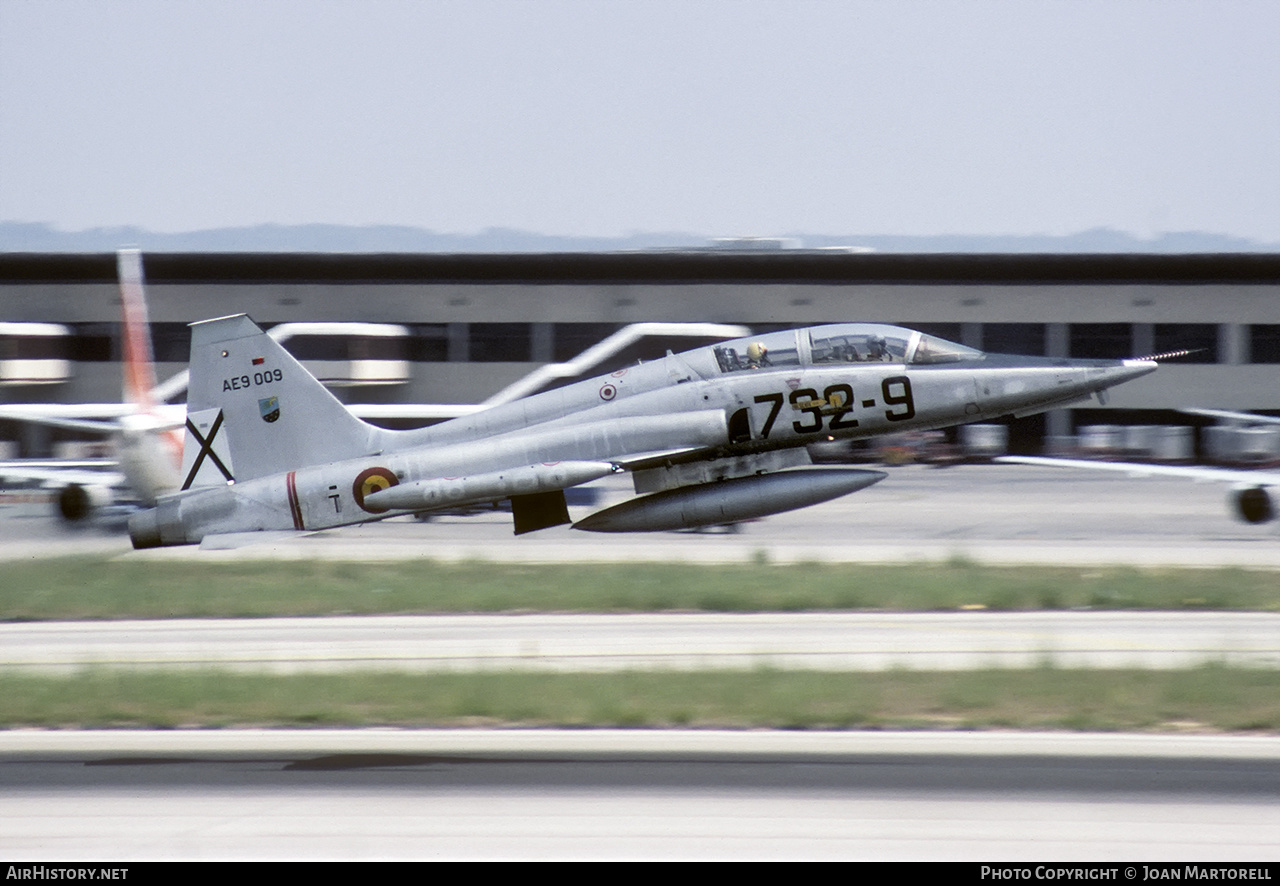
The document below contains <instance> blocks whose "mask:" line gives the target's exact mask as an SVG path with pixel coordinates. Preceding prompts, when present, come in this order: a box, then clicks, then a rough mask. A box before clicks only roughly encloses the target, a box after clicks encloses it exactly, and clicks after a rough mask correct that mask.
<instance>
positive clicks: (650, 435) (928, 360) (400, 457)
mask: <svg viewBox="0 0 1280 886" xmlns="http://www.w3.org/2000/svg"><path fill="white" fill-rule="evenodd" d="M1155 369H1156V363H1155V362H1154V361H1151V360H1145V359H1137V360H1082V359H1057V358H1035V357H1018V356H999V355H993V354H984V353H982V352H980V351H977V350H973V349H971V348H968V347H964V346H962V345H958V344H955V343H953V342H949V341H944V340H942V339H939V338H935V337H933V336H930V335H926V334H923V333H921V332H918V331H913V330H911V329H906V328H902V327H897V326H887V325H878V324H840V325H831V326H818V327H813V328H807V329H792V330H787V331H783V332H774V333H769V334H765V335H759V336H750V337H747V338H742V339H737V340H733V341H728V342H724V343H721V344H717V345H710V346H707V347H704V348H700V349H696V350H692V351H687V352H684V353H681V354H674V353H671V352H668V353H667V355H666V356H665V357H663V358H662V359H658V360H653V361H651V362H647V363H641V364H638V365H635V366H632V367H628V368H625V369H619V370H618V371H616V372H613V373H612V374H610V375H606V376H602V377H600V378H596V379H592V380H589V381H582V382H577V383H574V384H570V385H566V386H564V387H560V388H556V389H554V390H551V391H547V392H544V393H539V394H536V395H533V396H530V397H526V398H523V399H519V400H515V401H513V402H509V403H504V404H501V405H496V406H493V407H491V408H488V409H485V410H482V411H480V412H476V413H474V414H471V415H467V416H462V417H459V418H456V419H454V420H452V421H447V422H444V423H441V424H438V425H434V426H432V427H429V428H422V429H418V430H411V431H390V430H385V429H381V428H377V427H374V426H372V425H369V424H367V423H365V422H364V421H362V420H361V419H359V418H357V417H356V416H354V415H353V414H351V413H350V412H349V411H348V410H347V409H346V408H345V407H344V406H343V405H342V404H341V403H339V402H338V401H337V400H336V399H335V398H334V397H333V396H332V395H331V394H330V393H329V392H328V391H327V390H326V389H325V388H324V387H323V386H322V385H321V384H320V383H319V382H317V381H316V380H315V378H313V377H312V376H311V375H310V374H308V373H307V371H306V370H305V369H304V368H303V367H302V366H301V365H300V364H299V363H298V362H297V361H296V360H294V359H293V358H292V357H291V356H290V355H289V353H288V352H287V351H286V350H285V349H284V348H282V347H281V346H280V345H279V344H277V343H276V342H275V341H274V340H272V339H271V338H270V337H269V336H268V335H266V334H265V333H263V332H262V330H261V329H260V328H259V327H258V326H257V325H256V324H255V323H254V322H253V321H252V320H250V319H249V318H248V317H247V316H245V315H243V314H240V315H236V316H231V317H223V318H220V319H215V320H206V321H203V322H199V323H195V324H192V338H191V385H190V389H189V393H188V401H187V422H186V430H187V436H186V441H185V448H184V456H183V482H182V489H181V491H180V492H178V493H175V494H173V495H171V496H169V497H166V498H164V499H162V500H161V501H160V502H159V503H158V505H157V506H156V507H155V508H153V509H150V510H147V511H142V512H140V513H138V514H135V515H134V517H133V518H132V519H131V520H130V522H129V530H130V535H131V537H132V540H133V544H134V546H135V547H138V548H147V547H155V546H161V545H182V544H195V543H203V544H204V545H205V546H208V547H217V546H234V545H236V544H239V543H248V542H250V541H252V540H254V539H262V538H264V535H263V534H264V533H267V534H275V533H289V534H291V533H298V532H307V531H313V530H319V529H327V528H331V527H337V526H344V525H350V524H355V523H363V522H367V521H371V520H378V519H382V518H385V517H390V516H394V515H398V514H407V513H417V512H424V511H430V510H432V509H437V508H453V507H458V506H460V505H465V504H470V503H483V502H492V501H501V500H504V499H509V500H510V502H511V507H512V513H513V515H514V524H515V532H516V534H522V533H526V532H531V531H534V530H538V529H543V528H546V527H550V526H557V525H562V524H566V523H570V522H571V520H570V518H569V514H568V508H567V507H566V505H565V497H564V490H565V489H566V488H567V487H571V486H575V485H578V484H581V483H587V482H590V481H592V480H595V479H597V478H600V477H604V476H606V475H609V474H612V473H615V472H620V471H628V472H631V473H632V475H633V481H634V485H635V489H636V492H637V493H640V495H639V497H637V498H634V499H631V500H629V501H627V502H624V503H622V504H619V505H615V506H613V507H610V508H607V509H605V510H603V511H599V512H597V513H594V514H591V515H589V516H587V517H585V518H584V519H582V520H579V521H578V522H577V523H575V524H574V527H575V528H577V529H583V530H589V531H596V532H634V531H660V530H669V529H680V528H696V527H699V526H707V525H716V524H723V523H730V522H735V521H740V520H746V519H751V518H754V517H761V516H766V515H769V514H776V513H779V512H782V511H787V510H791V509H794V508H800V507H804V506H807V505H812V504H817V503H819V502H823V501H827V500H829V499H833V498H836V497H838V496H841V495H846V494H848V493H851V492H854V491H856V490H858V489H862V488H865V487H867V486H870V485H871V484H873V483H876V482H878V481H880V480H882V479H884V477H885V476H886V475H885V474H883V473H881V472H878V471H868V470H861V469H854V468H815V467H813V466H812V464H811V462H810V460H809V458H808V454H807V451H806V449H805V444H807V443H810V442H813V441H815V440H823V439H831V438H865V437H872V436H875V435H877V434H883V433H888V432H892V431H904V430H924V429H930V428H942V427H948V426H951V425H958V424H964V423H967V422H973V421H982V420H986V419H991V418H999V417H1001V416H1009V415H1014V416H1021V415H1029V414H1032V413H1036V412H1041V411H1043V410H1045V409H1050V408H1054V407H1058V406H1061V405H1064V404H1067V403H1070V402H1073V401H1076V400H1080V399H1084V398H1087V397H1089V396H1090V395H1093V394H1096V393H1100V392H1102V391H1104V390H1106V389H1107V388H1109V387H1111V386H1112V385H1116V384H1120V383H1121V382H1125V381H1129V380H1130V379H1134V378H1138V377H1139V376H1142V375H1146V374H1147V373H1149V372H1152V371H1154V370H1155Z"/></svg>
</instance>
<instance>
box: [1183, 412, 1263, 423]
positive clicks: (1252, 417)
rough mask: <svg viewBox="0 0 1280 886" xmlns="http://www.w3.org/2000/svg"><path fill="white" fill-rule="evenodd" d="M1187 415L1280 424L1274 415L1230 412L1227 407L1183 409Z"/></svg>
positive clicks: (1237, 421) (1242, 421) (1231, 420)
mask: <svg viewBox="0 0 1280 886" xmlns="http://www.w3.org/2000/svg"><path fill="white" fill-rule="evenodd" d="M1181 411H1182V412H1185V413H1187V415H1203V416H1206V417H1208V418H1220V419H1224V420H1226V421H1229V422H1236V423H1237V424H1246V425H1280V418H1278V417H1276V416H1274V415H1258V414H1257V413H1255V412H1232V411H1231V410H1229V409H1183V410H1181Z"/></svg>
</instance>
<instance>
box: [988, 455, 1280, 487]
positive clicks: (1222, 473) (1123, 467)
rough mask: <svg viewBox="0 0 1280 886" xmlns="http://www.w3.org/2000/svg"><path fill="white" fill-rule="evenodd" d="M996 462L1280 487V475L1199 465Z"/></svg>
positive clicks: (1033, 459)
mask: <svg viewBox="0 0 1280 886" xmlns="http://www.w3.org/2000/svg"><path fill="white" fill-rule="evenodd" d="M995 461H997V462H1000V463H1001V464H1020V465H1043V466H1045V467H1051V468H1082V469H1084V470H1090V471H1111V472H1113V473H1118V474H1127V475H1129V476H1130V477H1181V478H1183V479H1186V480H1198V481H1201V482H1213V483H1237V484H1244V485H1248V486H1280V472H1277V471H1242V470H1233V469H1232V468H1209V467H1201V466H1197V465H1149V464H1141V463H1139V462H1124V461H1093V460H1091V459H1087V458H1041V457H1038V456H1031V455H1003V456H1000V457H999V458H996V459H995Z"/></svg>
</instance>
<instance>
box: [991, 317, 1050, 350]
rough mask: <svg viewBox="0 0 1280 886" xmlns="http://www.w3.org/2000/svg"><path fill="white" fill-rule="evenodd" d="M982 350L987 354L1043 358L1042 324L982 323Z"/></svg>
mask: <svg viewBox="0 0 1280 886" xmlns="http://www.w3.org/2000/svg"><path fill="white" fill-rule="evenodd" d="M982 349H983V350H984V351H986V352H987V353H988V354H1021V355H1023V356H1026V357H1043V356H1044V355H1045V354H1044V352H1045V347H1044V324H1043V323H984V324H982Z"/></svg>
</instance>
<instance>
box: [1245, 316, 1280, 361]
mask: <svg viewBox="0 0 1280 886" xmlns="http://www.w3.org/2000/svg"><path fill="white" fill-rule="evenodd" d="M1249 362H1250V363H1280V326H1277V325H1275V324H1272V323H1255V324H1253V325H1252V326H1250V327H1249Z"/></svg>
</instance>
